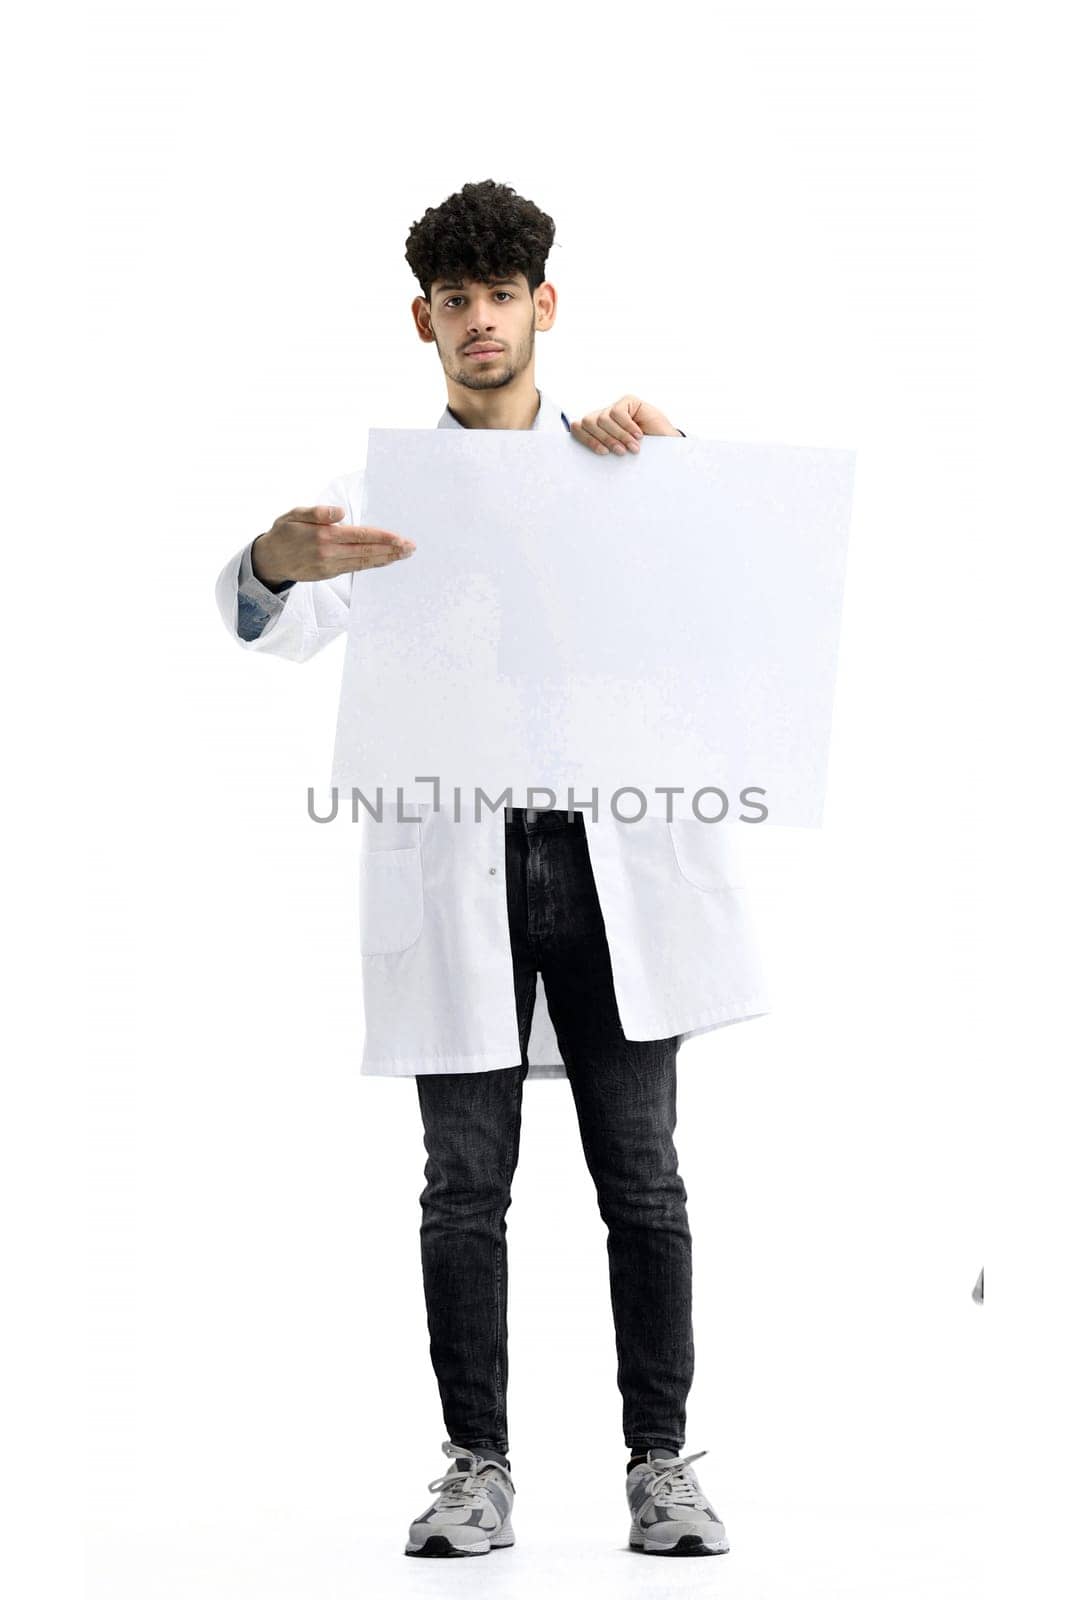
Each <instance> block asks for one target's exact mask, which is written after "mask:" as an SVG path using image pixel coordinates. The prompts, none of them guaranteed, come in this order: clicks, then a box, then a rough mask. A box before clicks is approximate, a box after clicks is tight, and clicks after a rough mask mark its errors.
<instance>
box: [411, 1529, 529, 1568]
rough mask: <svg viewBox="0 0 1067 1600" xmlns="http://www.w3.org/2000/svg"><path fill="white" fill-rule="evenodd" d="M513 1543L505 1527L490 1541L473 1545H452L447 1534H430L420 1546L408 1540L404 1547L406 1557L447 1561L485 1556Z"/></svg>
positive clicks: (512, 1533) (511, 1535)
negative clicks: (422, 1557)
mask: <svg viewBox="0 0 1067 1600" xmlns="http://www.w3.org/2000/svg"><path fill="white" fill-rule="evenodd" d="M514 1543H515V1534H514V1532H513V1530H512V1529H511V1528H509V1527H507V1526H506V1525H505V1526H504V1527H502V1528H501V1529H500V1530H499V1532H498V1533H495V1534H494V1535H493V1537H492V1538H491V1539H480V1540H478V1541H477V1543H475V1544H453V1543H452V1541H451V1539H450V1538H449V1537H448V1535H447V1534H444V1533H431V1534H430V1535H429V1537H428V1538H426V1539H424V1540H423V1541H422V1543H421V1544H416V1543H415V1541H414V1540H412V1539H409V1540H408V1542H407V1544H406V1545H405V1546H404V1554H405V1555H406V1556H427V1557H429V1558H430V1559H433V1558H435V1557H436V1558H437V1559H441V1558H442V1557H443V1558H444V1559H446V1560H447V1559H448V1558H449V1557H450V1556H487V1555H488V1554H489V1552H490V1550H507V1549H510V1547H511V1546H512V1545H513V1544H514Z"/></svg>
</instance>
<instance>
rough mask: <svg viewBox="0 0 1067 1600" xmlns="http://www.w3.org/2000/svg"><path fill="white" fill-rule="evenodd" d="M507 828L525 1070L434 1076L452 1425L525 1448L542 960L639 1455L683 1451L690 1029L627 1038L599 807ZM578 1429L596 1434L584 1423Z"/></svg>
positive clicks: (688, 1330) (481, 1443)
mask: <svg viewBox="0 0 1067 1600" xmlns="http://www.w3.org/2000/svg"><path fill="white" fill-rule="evenodd" d="M505 826H506V837H507V895H508V918H509V923H510V929H511V947H512V957H513V962H514V972H515V1003H516V1006H517V1008H518V1019H519V1038H520V1042H521V1045H522V1060H521V1063H520V1064H519V1065H518V1066H514V1067H508V1068H503V1069H499V1070H496V1071H489V1072H458V1073H456V1072H451V1073H419V1074H418V1075H417V1083H418V1094H419V1105H420V1108H421V1111H422V1120H423V1127H424V1131H425V1144H426V1151H427V1157H428V1159H427V1162H426V1169H425V1170H426V1187H425V1188H424V1189H423V1191H422V1194H421V1196H420V1205H421V1207H422V1222H421V1228H420V1237H421V1246H422V1271H423V1283H424V1287H425V1292H426V1312H427V1320H428V1324H429V1331H430V1359H431V1361H432V1363H433V1368H434V1372H435V1374H436V1377H437V1385H438V1389H439V1391H440V1395H441V1402H442V1406H443V1409H444V1422H445V1427H446V1429H447V1432H448V1435H449V1438H450V1439H451V1440H452V1442H453V1443H454V1444H458V1445H463V1446H466V1447H467V1448H468V1449H479V1448H481V1449H491V1450H498V1451H500V1452H502V1453H503V1454H505V1455H506V1454H507V1451H508V1448H509V1445H508V1424H507V1382H508V1346H507V1339H508V1332H507V1294H508V1258H507V1243H506V1231H507V1224H506V1221H505V1214H506V1212H507V1209H508V1206H509V1205H510V1203H511V1181H512V1176H513V1174H514V1171H515V1165H516V1162H517V1160H518V1154H519V1124H520V1118H521V1111H522V1090H523V1083H524V1082H525V1079H526V1074H527V1072H528V1070H529V1060H528V1057H527V1048H528V1045H529V1037H530V1022H531V1018H532V1015H533V1007H534V999H535V993H536V974H537V972H538V970H539V971H540V972H541V974H542V978H543V982H544V988H545V1000H546V1002H547V1005H548V1010H549V1015H550V1017H551V1019H552V1024H553V1027H554V1029H555V1032H556V1037H557V1039H558V1041H559V1047H560V1054H561V1055H562V1057H563V1061H564V1065H565V1067H566V1071H567V1077H568V1080H569V1082H570V1087H571V1093H572V1095H573V1097H574V1104H575V1107H576V1110H577V1114H578V1125H579V1130H580V1134H581V1140H582V1147H583V1150H584V1153H585V1159H586V1163H587V1165H588V1168H589V1172H590V1174H591V1176H592V1178H593V1181H594V1183H595V1186H596V1191H597V1198H598V1203H599V1208H600V1214H601V1216H602V1217H603V1219H604V1221H605V1223H606V1224H607V1251H608V1268H609V1279H610V1287H611V1304H612V1311H613V1313H614V1319H615V1342H616V1352H617V1356H618V1368H617V1381H618V1385H619V1389H620V1391H621V1394H622V1426H623V1437H624V1439H625V1442H626V1444H627V1445H628V1446H629V1447H630V1449H631V1450H633V1451H645V1450H648V1449H650V1448H651V1447H652V1446H653V1445H665V1446H667V1447H669V1448H672V1449H675V1450H677V1451H679V1452H680V1451H681V1449H682V1447H683V1445H684V1443H685V1418H686V1411H685V1407H686V1399H687V1397H688V1394H689V1390H690V1387H691V1385H692V1381H693V1365H694V1352H693V1321H692V1249H691V1237H690V1232H689V1221H688V1216H687V1213H686V1201H687V1198H688V1196H687V1194H686V1190H685V1185H684V1184H683V1182H682V1179H681V1176H680V1174H679V1172H678V1158H677V1152H676V1150H675V1146H674V1139H673V1133H674V1128H675V1122H676V1101H675V1094H676V1080H675V1066H676V1057H677V1049H678V1038H677V1036H676V1037H675V1038H672V1039H659V1040H651V1041H644V1042H641V1043H635V1042H633V1041H630V1040H628V1039H626V1038H624V1036H623V1032H622V1025H621V1023H620V1021H619V1014H618V1008H617V1005H616V999H615V989H614V985H613V982H612V976H611V961H610V956H609V953H608V946H607V940H606V936H605V933H604V921H603V917H602V915H601V911H600V902H599V900H598V898H597V892H596V884H595V881H594V878H593V872H592V867H591V865H590V861H589V849H588V844H587V842H586V835H585V825H584V819H583V817H582V815H581V813H580V812H579V813H576V814H575V817H574V820H573V821H569V820H568V818H567V813H566V811H540V812H527V811H525V810H519V811H515V812H514V813H512V814H509V815H508V817H507V821H506V825H505ZM562 1420H563V1419H561V1421H562ZM568 1432H569V1433H570V1434H571V1435H572V1436H574V1435H575V1434H577V1435H580V1434H581V1422H580V1420H579V1421H577V1422H575V1421H573V1420H571V1421H569V1422H568Z"/></svg>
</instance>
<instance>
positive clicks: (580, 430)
mask: <svg viewBox="0 0 1067 1600" xmlns="http://www.w3.org/2000/svg"><path fill="white" fill-rule="evenodd" d="M571 433H572V434H573V435H574V437H575V438H576V439H577V440H578V443H579V444H584V445H585V447H586V449H587V450H592V451H593V452H594V453H595V454H596V455H598V456H606V455H607V454H608V453H609V451H608V446H607V445H606V444H601V442H600V440H599V439H596V438H594V436H593V434H592V433H591V432H590V430H589V429H588V428H585V427H583V426H582V424H581V423H580V422H572V423H571Z"/></svg>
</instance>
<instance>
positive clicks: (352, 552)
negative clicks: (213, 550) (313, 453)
mask: <svg viewBox="0 0 1067 1600" xmlns="http://www.w3.org/2000/svg"><path fill="white" fill-rule="evenodd" d="M343 516H344V512H343V511H342V510H341V508H340V506H297V507H296V509H295V510H293V511H286V512H285V514H284V515H283V516H280V517H279V518H278V519H277V521H276V522H275V523H274V525H273V526H272V527H271V529H270V531H269V533H261V534H260V535H259V536H258V538H256V539H255V540H253V543H252V552H251V554H252V571H253V572H254V573H255V575H256V577H257V578H258V579H259V581H260V583H262V584H265V585H266V587H267V588H268V589H270V588H272V587H276V586H277V585H278V584H282V583H313V582H314V581H315V580H316V579H318V578H336V577H337V576H338V574H339V573H342V572H362V571H363V569H364V567H384V566H388V564H389V563H390V562H391V561H398V560H401V559H402V558H403V557H405V556H410V555H411V554H412V553H413V551H414V550H415V541H414V540H413V539H405V538H404V537H403V535H402V534H399V533H390V532H388V531H387V530H386V529H385V528H367V527H356V526H354V525H353V524H352V523H348V522H341V521H339V520H338V519H339V518H341V517H343Z"/></svg>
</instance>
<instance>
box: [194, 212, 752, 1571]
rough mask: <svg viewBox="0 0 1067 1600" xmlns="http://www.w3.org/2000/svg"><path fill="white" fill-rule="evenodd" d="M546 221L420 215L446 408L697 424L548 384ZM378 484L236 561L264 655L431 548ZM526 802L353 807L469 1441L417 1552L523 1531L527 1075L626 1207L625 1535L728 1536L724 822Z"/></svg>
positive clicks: (255, 545) (299, 649)
mask: <svg viewBox="0 0 1067 1600" xmlns="http://www.w3.org/2000/svg"><path fill="white" fill-rule="evenodd" d="M554 237H555V227H554V224H553V221H552V218H551V217H548V216H546V215H545V213H544V212H542V211H540V210H539V209H538V208H537V207H536V206H535V205H533V204H532V202H530V201H528V200H524V199H522V198H521V197H520V196H518V195H516V194H515V192H514V191H513V190H512V189H510V188H509V187H508V186H506V185H501V184H496V183H492V182H489V181H486V182H483V183H478V184H473V183H471V184H465V185H464V186H463V188H462V189H461V190H460V191H459V192H458V193H456V194H453V195H451V196H449V198H448V199H447V200H446V201H445V202H444V203H443V204H442V205H441V206H439V207H437V208H435V209H431V210H429V211H427V212H426V213H425V215H424V216H423V217H422V218H421V220H420V221H419V222H417V223H415V224H414V225H413V227H412V228H411V230H410V233H409V236H408V240H407V249H406V258H407V261H408V264H409V266H410V267H411V269H412V271H413V273H414V275H415V277H416V279H417V280H418V283H419V285H420V288H421V290H422V293H421V295H419V296H418V297H416V299H415V300H414V301H413V303H412V308H411V309H412V313H413V317H414V321H415V328H416V332H417V334H418V337H419V338H420V339H421V340H422V341H423V342H424V343H426V344H433V345H434V346H435V347H436V350H437V355H438V358H439V360H440V362H441V366H442V369H443V372H444V377H445V387H446V392H447V405H446V409H445V412H444V414H443V415H442V417H441V419H440V422H439V423H438V426H439V427H446V428H447V427H451V428H459V427H463V428H543V427H544V428H552V427H560V428H562V429H563V430H564V431H565V432H567V433H569V435H570V437H571V438H572V439H574V440H575V441H576V442H577V443H579V444H581V445H583V446H585V447H586V448H588V449H590V450H592V451H594V452H595V453H597V454H598V455H602V456H610V455H611V454H615V455H618V456H625V455H626V454H627V452H630V451H633V452H637V451H639V450H640V443H641V439H642V438H643V437H644V436H645V435H649V434H650V435H661V436H674V437H684V435H682V434H681V431H680V430H679V429H677V428H675V427H674V426H673V425H672V424H671V423H670V421H669V420H668V419H667V417H666V416H664V414H663V413H662V412H661V411H659V410H657V409H656V408H655V407H654V406H652V405H650V404H649V403H648V402H647V401H645V400H641V399H639V398H638V397H637V396H635V395H624V396H623V397H622V398H621V399H620V400H618V401H617V402H616V403H615V404H614V405H612V406H608V407H605V408H603V409H602V410H599V411H595V412H591V413H589V414H588V415H587V416H585V417H583V418H582V420H581V422H574V423H572V422H569V421H568V419H567V417H566V416H565V415H564V414H563V413H562V412H561V411H560V409H559V408H558V407H557V406H556V405H555V404H554V403H553V402H552V401H551V400H550V399H549V397H548V396H547V395H545V394H544V393H543V392H542V391H541V390H539V389H537V388H536V386H535V383H534V341H535V335H536V334H537V333H540V332H547V331H548V329H550V328H551V327H552V325H553V323H554V321H555V316H556V304H557V296H556V290H555V288H554V287H553V285H552V284H550V283H548V282H546V280H545V262H546V258H547V256H548V252H549V250H550V248H551V246H552V243H553V240H554ZM557 418H558V421H557ZM361 483H362V474H361V473H358V472H357V473H352V474H349V475H348V476H347V477H345V478H343V479H340V480H335V482H334V483H332V484H331V485H330V486H329V488H328V489H327V490H326V491H325V492H324V494H323V496H322V497H321V498H322V500H323V502H324V503H323V504H320V505H316V506H312V507H310V508H306V509H299V510H294V511H290V512H288V513H286V514H285V515H284V516H282V517H279V519H278V520H277V521H276V522H275V523H274V525H273V527H272V528H271V529H270V530H269V531H268V532H267V533H264V534H261V535H259V536H258V537H257V538H255V539H253V540H252V541H251V543H250V544H249V545H248V546H247V547H246V548H245V549H244V550H242V551H239V552H238V553H237V554H236V555H235V556H234V557H233V558H232V559H231V560H230V562H229V563H228V564H227V566H226V567H225V568H224V570H223V572H222V574H221V575H220V578H219V581H218V586H217V596H218V602H219V606H220V609H221V612H222V616H223V619H224V621H225V622H226V625H227V627H228V628H229V630H230V631H231V633H232V634H233V635H234V637H235V638H237V639H238V640H239V641H240V642H241V643H242V644H243V645H244V647H245V648H248V649H257V648H259V649H264V650H267V651H270V652H273V653H276V654H279V655H282V656H285V657H287V658H288V659H291V660H297V661H299V660H305V659H307V658H308V656H310V655H312V654H313V653H315V652H316V651H317V650H319V649H321V648H323V646H324V645H325V644H327V643H329V642H330V640H331V639H333V638H336V637H339V636H340V635H341V634H342V633H346V632H347V630H348V623H349V615H350V610H349V607H350V601H351V598H352V592H353V591H352V585H353V579H354V575H355V574H357V573H359V572H361V571H364V570H366V569H367V568H370V567H376V566H384V565H389V564H391V563H394V562H398V561H401V560H406V559H410V558H411V557H412V556H413V555H414V554H415V546H414V542H413V541H412V540H410V539H408V538H405V536H404V535H403V534H402V533H397V532H394V531H391V530H386V529H381V528H375V527H368V526H361V525H358V523H357V520H356V519H357V518H358V514H359V505H360V489H361ZM343 692H344V691H343ZM352 692H353V693H356V692H358V685H356V686H355V688H354V689H353V690H352ZM527 804H528V809H524V810H518V811H511V810H507V811H505V813H504V814H503V816H502V817H501V818H500V819H499V825H498V819H497V818H496V817H493V818H491V820H490V821H489V822H488V823H486V822H485V821H484V820H482V821H478V822H474V823H471V822H469V821H468V820H467V819H463V820H455V819H453V818H450V817H449V816H448V815H447V814H446V813H443V812H440V811H431V809H430V807H429V806H428V805H421V804H420V805H419V807H418V813H419V815H418V816H417V817H416V818H411V817H408V816H404V817H401V816H400V815H399V814H397V815H395V816H386V817H385V818H384V819H379V820H376V821H374V822H373V823H366V824H361V826H363V827H364V828H365V832H364V833H363V836H362V838H361V847H362V855H361V863H360V866H361V877H360V937H361V952H362V957H363V979H364V986H363V999H364V1013H365V1019H366V1043H365V1047H364V1058H363V1065H362V1069H361V1070H362V1071H365V1072H374V1073H382V1074H390V1075H395V1076H412V1077H414V1078H415V1080H416V1084H417V1090H418V1096H419V1105H420V1110H421V1115H422V1122H423V1128H424V1137H425V1145H426V1151H427V1156H428V1159H427V1163H426V1179H427V1183H426V1187H425V1189H424V1190H423V1192H422V1195H421V1197H420V1204H421V1207H422V1212H423V1216H422V1225H421V1247H422V1267H423V1280H424V1287H425V1294H426V1308H427V1321H428V1327H429V1333H430V1355H431V1360H432V1362H433V1366H434V1371H435V1374H436V1377H437V1382H438V1388H439V1392H440V1395H441V1402H442V1407H443V1412H444V1420H445V1426H446V1428H447V1430H448V1434H449V1438H448V1440H446V1441H445V1443H444V1445H443V1446H442V1448H443V1449H444V1451H445V1453H446V1455H448V1456H450V1457H452V1458H453V1459H452V1462H451V1465H450V1467H449V1469H448V1471H447V1472H446V1473H445V1475H444V1476H443V1477H442V1478H440V1479H435V1480H434V1481H433V1482H432V1483H431V1484H430V1488H431V1489H433V1490H434V1491H438V1493H437V1498H436V1499H435V1500H434V1502H433V1504H432V1505H430V1506H429V1507H428V1508H427V1509H426V1511H424V1512H423V1513H422V1514H421V1516H419V1517H417V1518H416V1519H415V1521H414V1522H413V1523H412V1524H411V1527H410V1530H409V1536H408V1541H407V1545H406V1551H407V1553H408V1554H410V1555H422V1556H438V1555H440V1556H452V1555H479V1554H485V1553H487V1552H488V1551H489V1550H492V1549H499V1548H501V1547H503V1546H506V1545H510V1544H511V1543H513V1540H514V1535H513V1532H512V1527H511V1509H512V1503H513V1498H514V1484H513V1481H512V1477H511V1463H510V1460H509V1459H508V1450H509V1444H508V1432H507V1413H506V1393H507V1372H508V1364H507V1249H506V1241H505V1213H506V1211H507V1209H508V1206H509V1204H510V1200H511V1181H512V1177H513V1174H514V1170H515V1165H516V1161H517V1158H518V1147H519V1125H520V1114H521V1105H522V1092H523V1085H524V1082H525V1080H526V1078H527V1076H531V1077H566V1079H567V1081H568V1082H569V1084H570V1087H571V1092H572V1095H573V1098H574V1101H575V1107H576V1111H577V1115H578V1121H579V1127H580V1131H581V1138H582V1144H583V1150H584V1153H585V1157H586V1160H587V1163H588V1166H589V1170H590V1173H591V1174H592V1176H593V1179H594V1181H595V1184H596V1188H597V1194H598V1203H599V1208H600V1212H601V1215H602V1217H603V1218H604V1221H605V1222H606V1224H607V1229H608V1236H607V1249H608V1260H609V1271H610V1289H611V1301H612V1309H613V1313H614V1319H615V1330H616V1347H617V1356H618V1369H617V1381H618V1385H619V1389H620V1392H621V1394H622V1397H623V1432H624V1437H625V1440H626V1443H627V1445H628V1448H629V1451H630V1459H629V1461H628V1464H627V1475H626V1483H625V1486H626V1492H627V1499H628V1505H629V1510H630V1516H631V1526H630V1543H631V1545H632V1546H633V1547H634V1548H635V1549H639V1550H643V1551H646V1552H652V1553H657V1554H671V1555H689V1554H692V1555H709V1554H719V1553H722V1552H724V1551H726V1550H727V1549H728V1548H729V1546H728V1543H727V1539H726V1533H725V1530H724V1528H723V1525H722V1522H721V1521H720V1519H719V1518H718V1516H717V1515H716V1513H715V1511H714V1509H713V1507H712V1505H711V1504H710V1502H709V1501H708V1499H707V1498H706V1497H705V1496H704V1495H703V1494H702V1493H701V1490H700V1486H699V1484H698V1482H697V1479H696V1475H695V1473H694V1471H693V1468H692V1465H691V1463H692V1462H693V1461H694V1460H696V1459H697V1457H698V1456H700V1455H703V1454H705V1452H704V1451H698V1452H697V1454H696V1455H691V1456H687V1457H683V1456H682V1455H681V1450H682V1447H683V1444H684V1440H685V1421H686V1399H687V1396H688V1393H689V1389H690V1386H691V1383H692V1379H693V1370H694V1348H693V1330H692V1264H691V1236H690V1231H689V1225H688V1218H687V1213H686V1201H687V1194H686V1190H685V1186H684V1184H683V1181H682V1178H681V1176H680V1174H679V1172H678V1163H677V1154H676V1151H675V1147H674V1141H673V1132H674V1128H675V1123H676V1057H677V1051H678V1047H679V1045H680V1044H681V1043H682V1042H683V1041H684V1040H686V1039H689V1038H692V1037H694V1036H695V1035H696V1034H698V1033H703V1032H707V1031H709V1030H710V1029H712V1028H716V1027H721V1026H723V1025H725V1024H727V1023H730V1022H736V1021H740V1020H741V1019H742V1018H744V1017H749V1016H757V1015H761V1014H763V1013H764V1012H766V1010H767V1009H768V1006H767V1003H766V997H765V993H764V989H763V983H762V974H761V972H760V968H759V963H758V957H757V955H756V951H755V947H754V943H753V940H752V937H751V933H750V930H749V926H748V922H747V914H746V911H745V908H744V905H743V901H742V897H741V895H740V891H739V885H738V882H737V879H736V874H735V872H734V869H733V867H732V865H731V863H730V860H729V857H728V855H727V852H726V845H725V838H724V837H723V832H724V831H723V830H721V829H715V828H714V827H709V826H708V825H707V824H706V823H702V822H701V821H699V820H696V819H693V818H678V819H675V820H673V821H669V820H665V819H661V818H655V817H652V818H644V819H642V822H641V823H634V824H630V825H627V824H625V823H622V822H620V821H619V820H618V819H615V818H611V819H604V820H603V821H597V820H595V819H594V820H591V821H590V825H589V826H588V827H586V825H585V822H584V818H583V816H582V814H581V812H580V811H578V810H574V811H572V812H568V811H565V810H552V809H545V810H537V809H535V808H533V807H532V805H530V804H529V799H528V798H527ZM502 891H503V892H502ZM539 980H540V983H539ZM539 1001H543V1002H544V1004H543V1005H542V1006H541V1007H540V1009H539V1008H538V1002H539ZM546 1011H547V1015H546ZM549 1021H550V1022H551V1027H549ZM553 1034H554V1037H552V1035H553Z"/></svg>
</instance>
